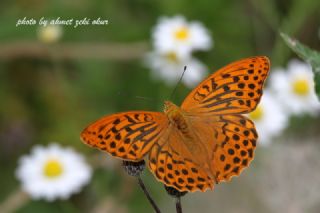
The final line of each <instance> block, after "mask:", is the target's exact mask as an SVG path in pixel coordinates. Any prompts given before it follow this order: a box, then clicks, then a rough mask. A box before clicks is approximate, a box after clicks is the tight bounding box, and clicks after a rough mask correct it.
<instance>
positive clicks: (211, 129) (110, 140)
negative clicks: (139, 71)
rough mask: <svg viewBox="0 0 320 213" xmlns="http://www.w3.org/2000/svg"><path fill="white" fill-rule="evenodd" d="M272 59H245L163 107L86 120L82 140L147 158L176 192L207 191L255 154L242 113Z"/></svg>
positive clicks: (251, 130)
mask: <svg viewBox="0 0 320 213" xmlns="http://www.w3.org/2000/svg"><path fill="white" fill-rule="evenodd" d="M269 67H270V62H269V60H268V58H267V57H265V56H256V57H251V58H247V59H243V60H240V61H237V62H234V63H232V64H229V65H227V66H226V67H224V68H221V69H220V70H218V71H216V72H215V73H213V74H211V75H210V76H209V77H208V78H207V79H206V80H204V81H203V82H202V83H200V84H199V85H198V86H197V87H196V88H195V89H194V90H193V91H192V92H191V93H190V94H189V95H188V96H187V97H186V99H185V100H184V101H183V103H182V105H181V107H178V106H177V105H175V104H173V103H172V102H170V101H165V103H164V112H148V111H129V112H123V113H117V114H113V115H107V116H105V117H103V118H100V119H99V120H97V121H95V122H94V123H92V124H90V125H89V126H88V127H87V128H85V129H84V130H83V132H82V133H81V139H82V140H83V141H84V142H85V143H86V144H88V145H90V146H92V147H96V148H99V149H100V150H103V151H106V152H107V153H109V154H111V155H112V156H115V157H118V158H120V159H123V160H127V161H140V160H142V159H144V158H148V159H149V163H148V166H149V169H150V171H151V172H152V173H153V174H154V176H155V177H156V178H157V179H158V180H159V181H161V182H163V183H164V184H165V185H167V186H172V187H174V188H176V189H177V190H179V191H191V192H193V191H197V190H201V191H205V190H207V189H213V187H214V184H217V183H219V182H221V181H228V180H230V178H231V177H232V176H236V175H239V174H240V172H241V171H242V170H243V169H244V168H246V167H248V165H249V163H250V162H251V161H252V159H253V154H254V149H255V147H256V141H257V138H258V135H257V132H256V130H255V126H254V124H253V122H252V121H251V120H250V119H248V118H247V117H246V116H243V115H241V114H243V113H249V112H251V111H253V110H254V109H255V108H256V106H257V104H258V103H259V101H260V98H261V95H262V88H263V84H264V81H265V79H266V77H267V74H268V71H269Z"/></svg>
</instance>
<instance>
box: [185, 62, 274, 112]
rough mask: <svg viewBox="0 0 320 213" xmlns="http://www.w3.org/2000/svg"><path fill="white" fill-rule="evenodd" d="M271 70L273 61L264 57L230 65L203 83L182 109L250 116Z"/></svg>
mask: <svg viewBox="0 0 320 213" xmlns="http://www.w3.org/2000/svg"><path fill="white" fill-rule="evenodd" d="M269 68H270V62H269V60H268V58H267V57H265V56H257V57H252V58H247V59H243V60H240V61H237V62H234V63H232V64H229V65H227V66H226V67H224V68H222V69H220V70H218V71H216V72H215V73H213V74H212V75H210V76H209V77H208V78H207V79H206V80H204V81H203V82H202V83H200V85H199V86H197V87H196V88H195V89H194V90H193V91H192V92H191V93H190V94H189V95H188V96H187V98H186V99H185V100H184V102H183V103H182V106H181V108H182V109H183V110H186V111H189V112H198V113H206V114H207V115H208V114H218V115H219V114H238V113H249V112H251V111H252V110H254V109H255V108H256V106H257V104H258V103H259V101H260V98H261V95H262V88H263V84H264V81H265V79H266V77H267V75H268V71H269Z"/></svg>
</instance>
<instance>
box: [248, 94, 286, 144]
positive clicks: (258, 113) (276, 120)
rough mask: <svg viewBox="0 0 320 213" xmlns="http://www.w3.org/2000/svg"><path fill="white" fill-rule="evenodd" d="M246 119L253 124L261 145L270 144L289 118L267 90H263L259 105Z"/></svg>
mask: <svg viewBox="0 0 320 213" xmlns="http://www.w3.org/2000/svg"><path fill="white" fill-rule="evenodd" d="M248 117H249V118H250V119H251V120H252V121H253V122H254V124H255V126H256V128H257V132H258V135H259V139H258V141H259V142H260V143H261V144H262V145H268V144H270V142H271V140H272V138H273V137H275V136H277V135H279V134H280V133H281V132H282V131H283V130H284V128H286V127H287V125H288V118H289V117H288V114H287V113H285V112H284V110H283V108H282V106H281V105H280V104H279V103H278V102H277V99H275V98H274V96H273V95H272V94H271V93H270V92H269V91H268V90H264V92H263V95H262V98H261V101H260V103H259V105H258V106H257V108H256V109H255V110H254V111H253V112H251V113H249V114H248Z"/></svg>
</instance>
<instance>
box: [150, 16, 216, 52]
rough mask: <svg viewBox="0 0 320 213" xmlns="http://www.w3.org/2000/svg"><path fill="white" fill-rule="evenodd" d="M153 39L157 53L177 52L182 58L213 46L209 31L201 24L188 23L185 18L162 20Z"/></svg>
mask: <svg viewBox="0 0 320 213" xmlns="http://www.w3.org/2000/svg"><path fill="white" fill-rule="evenodd" d="M152 37H153V44H154V47H155V50H156V51H157V52H160V53H167V52H176V53H177V54H178V55H179V56H180V57H188V56H190V54H191V52H192V51H193V50H208V49H210V48H211V46H212V41H211V38H210V34H209V32H208V31H207V29H206V28H205V27H204V26H203V25H202V24H201V23H200V22H190V23H189V22H187V21H186V20H185V18H184V17H183V16H175V17H173V18H167V17H162V18H160V19H159V21H158V24H157V25H156V26H155V28H154V29H153V33H152Z"/></svg>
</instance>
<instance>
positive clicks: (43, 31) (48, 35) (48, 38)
mask: <svg viewBox="0 0 320 213" xmlns="http://www.w3.org/2000/svg"><path fill="white" fill-rule="evenodd" d="M62 33H63V31H62V27H61V26H60V25H47V26H46V27H44V26H41V27H39V28H38V32H37V36H38V39H39V40H40V41H41V42H43V43H54V42H57V41H58V40H59V39H60V38H61V37H62Z"/></svg>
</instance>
